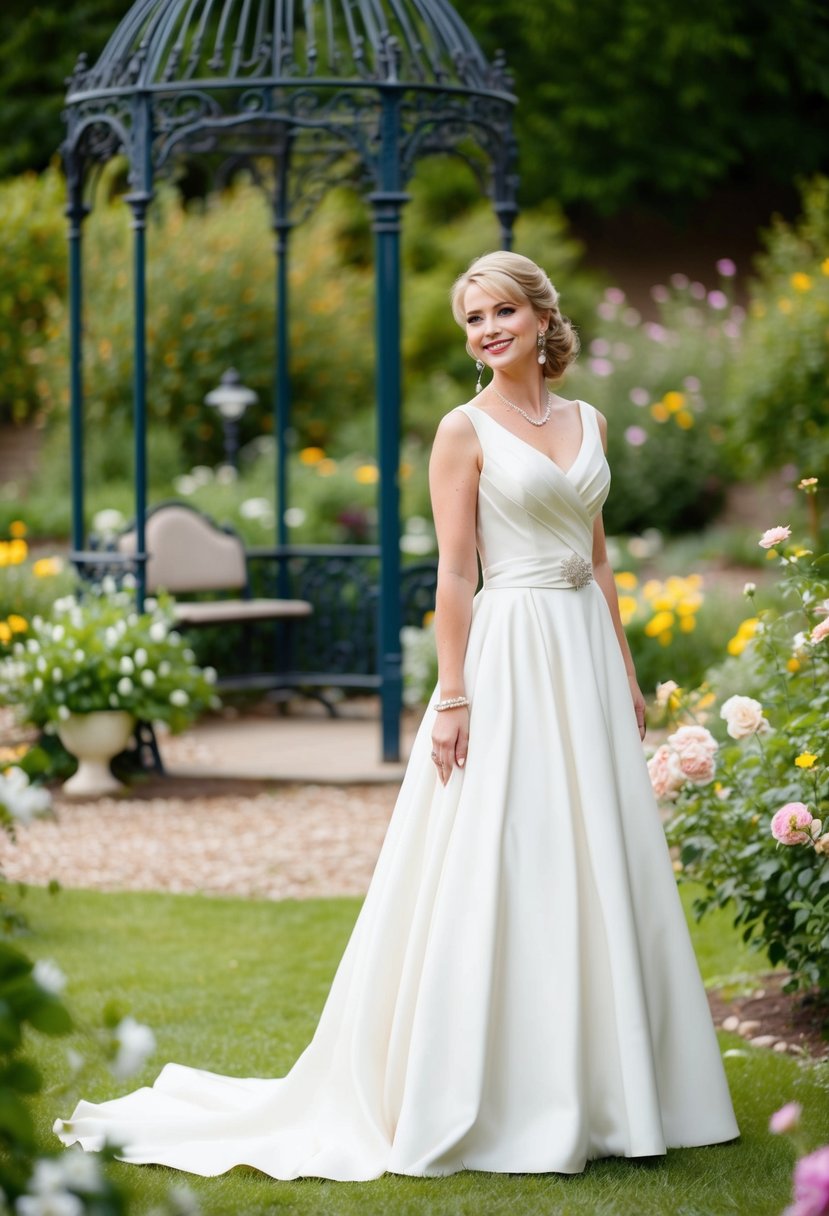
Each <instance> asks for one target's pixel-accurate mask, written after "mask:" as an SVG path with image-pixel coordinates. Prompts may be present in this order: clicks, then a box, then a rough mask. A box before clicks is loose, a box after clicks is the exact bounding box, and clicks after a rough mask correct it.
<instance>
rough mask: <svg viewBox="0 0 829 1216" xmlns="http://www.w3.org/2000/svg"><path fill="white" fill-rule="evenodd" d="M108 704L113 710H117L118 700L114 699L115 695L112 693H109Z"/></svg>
mask: <svg viewBox="0 0 829 1216" xmlns="http://www.w3.org/2000/svg"><path fill="white" fill-rule="evenodd" d="M109 703H110V705H111V706H112V708H113V709H117V708H118V698H117V697H116V695H115V693H114V692H111V693H110V694H109Z"/></svg>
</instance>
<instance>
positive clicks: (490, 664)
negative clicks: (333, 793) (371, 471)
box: [56, 253, 738, 1180]
mask: <svg viewBox="0 0 829 1216" xmlns="http://www.w3.org/2000/svg"><path fill="white" fill-rule="evenodd" d="M453 309H454V313H455V317H456V319H457V320H458V321H459V323H460V324H461V325H462V326H463V327H464V328H465V330H466V334H467V341H468V350H469V353H470V354H471V355H472V357H473V358H475V359H476V361H477V363H478V365H479V385H480V372H481V371H482V369H483V367H484V366H488V367H489V368H491V369H492V379H491V382H490V383H489V385H488V386H487V388H486V389H485V390H484V391H481V392H480V393H479V395H478V396H477V397H476V399H475V402H474V403H470V404H467V405H462V406H459V407H457V409H455V410H453V411H452V412H451V413H450V414H449V415H447V417H446V418H444V420H443V421H442V422H441V424H440V427H439V428H438V433H437V437H436V439H435V445H434V451H433V455H432V461H431V467H430V480H431V491H432V500H433V507H434V515H435V524H436V528H437V534H438V543H439V550H440V561H439V573H438V592H437V614H436V636H437V646H438V661H439V675H440V682H439V688H438V690H437V691H436V693H435V696H434V697H433V699H432V703H431V705H430V707H429V709H428V710H427V713H426V715H425V717H424V720H423V723H422V725H421V728H420V731H419V732H418V735H417V739H416V741H415V744H414V747H413V750H412V755H411V759H410V761H409V765H408V768H407V771H406V776H405V779H404V781H403V785H402V788H401V791H400V796H399V798H398V802H397V805H396V807H395V811H394V814H393V816H392V820H391V823H390V825H389V830H388V834H387V836H386V839H385V841H384V844H383V848H382V850H381V853H380V857H379V859H378V863H377V868H376V870H375V873H374V877H373V878H372V882H371V886H370V888H369V891H368V894H367V896H366V900H365V903H364V905H363V908H362V911H361V913H360V916H359V918H358V921H357V924H356V926H355V929H354V932H353V934H352V937H351V940H350V942H349V944H348V946H347V948H346V951H345V954H344V956H343V959H342V962H341V963H340V966H339V968H338V971H337V974H336V976H335V978H334V982H333V985H332V988H331V992H330V994H329V997H328V1000H327V1002H326V1005H325V1008H324V1010H323V1012H322V1016H321V1018H320V1022H319V1025H318V1027H317V1030H316V1033H315V1035H314V1038H313V1040H312V1042H311V1043H310V1045H309V1046H308V1048H307V1049H306V1050H305V1052H304V1053H303V1054H302V1056H301V1057H300V1059H299V1060H298V1061H297V1063H296V1064H295V1065H294V1067H293V1068H292V1069H291V1071H290V1073H288V1075H287V1076H286V1077H284V1078H281V1079H278V1080H258V1079H240V1078H231V1077H221V1076H217V1075H216V1074H213V1073H208V1072H204V1071H200V1070H197V1069H193V1068H186V1067H182V1066H180V1065H175V1064H172V1065H167V1067H166V1068H165V1069H164V1070H163V1071H162V1073H161V1075H160V1077H159V1078H158V1080H157V1081H156V1084H155V1085H154V1086H153V1088H152V1089H142V1090H139V1091H137V1092H136V1093H133V1094H129V1095H127V1096H126V1097H124V1098H120V1099H115V1100H114V1101H112V1102H105V1103H103V1104H101V1105H100V1106H93V1105H91V1104H89V1103H86V1102H81V1103H80V1104H79V1106H78V1108H77V1110H76V1111H75V1114H74V1115H73V1117H72V1119H71V1120H70V1121H69V1122H68V1123H63V1122H61V1121H60V1120H59V1121H58V1124H57V1125H56V1130H57V1131H58V1134H59V1135H60V1137H61V1139H62V1140H63V1141H64V1143H66V1144H71V1143H73V1142H75V1141H78V1142H80V1144H81V1145H82V1146H83V1147H84V1148H87V1149H96V1148H100V1147H101V1146H102V1144H103V1143H104V1141H105V1140H107V1139H108V1140H109V1141H110V1142H111V1143H114V1144H117V1145H119V1146H120V1150H121V1151H120V1153H119V1155H121V1156H123V1157H124V1159H126V1160H128V1161H134V1162H156V1163H159V1164H164V1165H170V1166H175V1167H177V1168H179V1169H185V1170H190V1171H192V1172H194V1173H199V1174H218V1173H222V1172H223V1171H225V1170H227V1169H230V1168H232V1167H233V1166H235V1165H243V1164H244V1165H252V1166H255V1167H256V1168H258V1169H260V1170H263V1171H264V1172H266V1173H268V1174H271V1175H272V1176H273V1177H275V1178H295V1177H300V1176H309V1175H310V1176H317V1177H325V1178H338V1179H350V1180H358V1179H368V1178H374V1177H377V1176H378V1175H380V1174H382V1173H383V1172H384V1171H391V1172H395V1173H400V1174H412V1175H441V1174H451V1173H454V1172H456V1171H458V1170H462V1169H481V1170H495V1171H501V1172H510V1173H512V1172H548V1171H556V1172H561V1173H577V1172H579V1171H581V1170H583V1169H584V1167H585V1164H586V1162H587V1161H588V1160H589V1159H591V1158H596V1157H603V1156H625V1157H637V1156H651V1155H654V1154H661V1153H664V1152H665V1150H666V1148H667V1147H669V1146H672V1145H686V1146H687V1145H699V1144H711V1143H715V1142H719V1141H724V1140H729V1139H731V1138H733V1137H734V1136H736V1135H737V1134H738V1129H737V1125H736V1122H735V1119H734V1113H733V1110H732V1107H731V1100H730V1097H729V1093H728V1087H727V1084H726V1081H725V1076H724V1073H723V1068H722V1063H721V1060H720V1054H719V1050H718V1047H717V1041H716V1036H715V1034H714V1029H713V1026H712V1023H711V1018H710V1015H709V1012H708V1005H707V1001H706V997H705V992H704V990H703V987H702V983H701V980H700V977H699V972H698V970H697V966H696V962H695V959H694V956H693V951H692V948H691V944H690V939H689V936H688V931H687V928H686V925H685V920H684V916H683V912H682V908H681V905H680V902H679V898H678V895H677V891H676V884H675V881H674V877H673V871H672V868H671V863H670V859H669V855H668V851H667V846H666V844H665V839H664V835H663V832H662V828H661V824H660V820H659V815H658V811H657V807H656V804H655V802H654V798H653V793H652V791H651V786H650V781H649V778H648V774H647V769H646V765H645V760H644V756H643V754H642V749H641V736H642V734H643V733H644V701H643V698H642V694H641V693H640V691H639V689H638V687H637V683H636V677H635V673H634V669H633V663H632V661H631V657H630V651H629V649H628V646H627V642H626V640H625V636H624V633H623V631H622V627H621V623H620V620H619V611H618V606H617V603H616V593H615V588H614V582H613V577H612V573H611V570H610V567H609V565H608V561H607V554H606V551H605V544H604V534H603V531H602V524H601V513H600V512H601V506H602V503H603V502H604V499H605V498H606V496H607V492H608V487H609V481H610V474H609V471H608V467H607V462H606V460H605V457H604V450H603V449H604V440H605V422H604V419H603V418H602V417H601V416H600V415H599V414H598V412H597V411H596V410H594V409H593V408H592V407H591V406H589V405H587V404H585V403H584V402H578V401H567V400H565V399H564V398H562V397H559V396H556V395H554V394H553V393H551V392H549V391H548V390H547V389H546V387H545V377H547V378H549V379H551V380H558V379H559V378H560V377H561V375H562V374H563V372H564V370H565V369H566V367H567V365H568V364H569V363H570V362H571V360H572V359H573V358H574V356H575V353H576V348H577V340H576V337H575V334H574V332H573V330H572V329H571V328H570V325H569V323H568V322H567V321H566V320H565V319H564V318H563V317H562V316H561V313H560V312H559V308H558V297H557V294H556V292H555V290H554V288H553V287H552V285H551V284H550V282H549V280H548V279H547V276H546V275H545V274H544V273H543V271H541V270H540V269H539V268H538V267H537V266H535V264H534V263H532V262H530V261H529V260H528V259H527V258H523V257H519V256H518V255H515V254H511V253H494V254H489V255H487V256H486V257H483V258H481V259H479V260H478V261H476V262H474V263H473V264H472V266H471V267H470V269H469V271H468V272H467V273H466V274H465V275H463V276H461V278H460V279H459V280H458V282H457V283H456V284H455V288H454V292H453ZM476 547H477V551H478V553H479V554H480V558H481V565H482V568H483V590H482V591H481V592H480V593H479V594H478V595H477V596H476V595H475V588H476V585H477V582H478V571H477V560H476ZM275 979H278V977H275Z"/></svg>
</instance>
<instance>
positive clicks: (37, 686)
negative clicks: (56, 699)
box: [32, 676, 43, 692]
mask: <svg viewBox="0 0 829 1216" xmlns="http://www.w3.org/2000/svg"><path fill="white" fill-rule="evenodd" d="M32 688H33V689H34V691H35V692H43V681H42V680H41V678H40V676H35V678H34V679H33V680H32Z"/></svg>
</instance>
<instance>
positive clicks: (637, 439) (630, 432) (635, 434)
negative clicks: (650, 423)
mask: <svg viewBox="0 0 829 1216" xmlns="http://www.w3.org/2000/svg"><path fill="white" fill-rule="evenodd" d="M625 439H626V440H627V441H628V443H629V444H630V446H631V447H633V448H641V446H642V444H643V443H647V442H648V432H647V431H646V430H644V429H643V428H642V427H641V426H629V427H628V428H627V430H626V431H625Z"/></svg>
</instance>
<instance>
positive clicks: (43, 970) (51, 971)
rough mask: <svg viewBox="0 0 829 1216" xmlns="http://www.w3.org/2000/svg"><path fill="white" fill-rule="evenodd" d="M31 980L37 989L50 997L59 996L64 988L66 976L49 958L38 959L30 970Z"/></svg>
mask: <svg viewBox="0 0 829 1216" xmlns="http://www.w3.org/2000/svg"><path fill="white" fill-rule="evenodd" d="M32 979H33V980H34V982H35V983H36V984H37V986H38V987H39V988H42V989H43V991H44V992H48V993H50V994H51V995H52V996H60V994H61V993H62V992H63V990H64V988H65V987H66V976H65V975H64V974H63V972H62V971H61V969H60V967H59V966H58V965H57V963H54V962H52V960H51V959H49V958H39V959H38V960H37V962H36V963H35V965H34V967H33V968H32Z"/></svg>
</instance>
